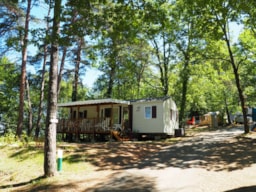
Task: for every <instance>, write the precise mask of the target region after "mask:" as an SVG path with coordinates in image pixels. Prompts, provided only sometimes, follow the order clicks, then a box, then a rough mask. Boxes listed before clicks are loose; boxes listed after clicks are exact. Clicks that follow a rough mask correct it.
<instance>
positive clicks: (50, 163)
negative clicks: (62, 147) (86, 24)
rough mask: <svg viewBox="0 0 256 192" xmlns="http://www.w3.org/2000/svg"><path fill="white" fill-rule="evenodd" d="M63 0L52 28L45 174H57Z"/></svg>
mask: <svg viewBox="0 0 256 192" xmlns="http://www.w3.org/2000/svg"><path fill="white" fill-rule="evenodd" d="M60 13H61V0H55V5H54V18H53V29H52V39H51V42H52V46H51V66H50V79H49V92H48V108H47V118H46V129H45V148H44V176H45V177H52V176H55V175H56V125H57V101H58V95H57V88H58V87H57V86H58V39H59V38H58V37H59V35H58V34H59V28H60Z"/></svg>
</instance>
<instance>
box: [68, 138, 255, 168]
mask: <svg viewBox="0 0 256 192" xmlns="http://www.w3.org/2000/svg"><path fill="white" fill-rule="evenodd" d="M255 145H256V143H255V140H253V139H249V138H240V139H229V140H225V141H218V142H206V143H205V142H204V141H203V140H202V141H201V140H200V139H198V140H186V141H181V142H178V143H176V144H173V145H170V144H167V143H164V142H162V143H161V142H158V143H143V142H142V143H139V142H138V143H117V142H113V143H104V144H103V143H97V144H86V145H79V147H78V149H77V151H76V152H75V153H74V155H75V157H74V158H72V157H70V159H75V162H77V160H78V159H81V160H84V159H86V161H89V162H91V163H92V164H93V165H95V166H97V167H98V170H106V169H110V170H123V169H129V168H138V169H143V168H148V167H150V168H153V169H162V168H165V167H178V168H183V169H186V168H203V169H206V170H213V171H223V170H226V171H233V170H238V169H243V168H245V167H249V166H251V165H252V164H253V163H256V147H255ZM79 151H80V153H79ZM81 152H82V153H81ZM84 155H85V156H86V158H84V157H83V158H82V156H84ZM70 156H72V154H70Z"/></svg>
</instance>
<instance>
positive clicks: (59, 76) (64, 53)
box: [58, 47, 67, 95]
mask: <svg viewBox="0 0 256 192" xmlns="http://www.w3.org/2000/svg"><path fill="white" fill-rule="evenodd" d="M66 55H67V47H64V48H63V53H62V58H61V63H60V71H59V75H58V95H59V94H60V88H61V86H60V83H61V79H62V73H63V71H64V65H65V59H66Z"/></svg>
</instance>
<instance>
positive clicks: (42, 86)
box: [35, 6, 51, 139]
mask: <svg viewBox="0 0 256 192" xmlns="http://www.w3.org/2000/svg"><path fill="white" fill-rule="evenodd" d="M50 12H51V6H49V9H48V14H47V22H46V34H45V36H48V31H49V19H48V18H49V17H50ZM47 46H48V45H47V44H46V42H45V44H44V58H43V67H42V79H41V90H40V101H39V108H38V117H37V122H36V131H35V137H36V138H37V139H38V137H39V134H40V121H41V116H42V110H43V101H44V86H45V67H46V61H47V56H48V50H47Z"/></svg>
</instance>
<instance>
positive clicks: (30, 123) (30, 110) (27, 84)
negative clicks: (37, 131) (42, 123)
mask: <svg viewBox="0 0 256 192" xmlns="http://www.w3.org/2000/svg"><path fill="white" fill-rule="evenodd" d="M26 87H27V98H28V130H27V135H28V136H30V135H31V132H32V130H33V111H32V104H31V98H30V88H29V82H28V79H27V78H26Z"/></svg>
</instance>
